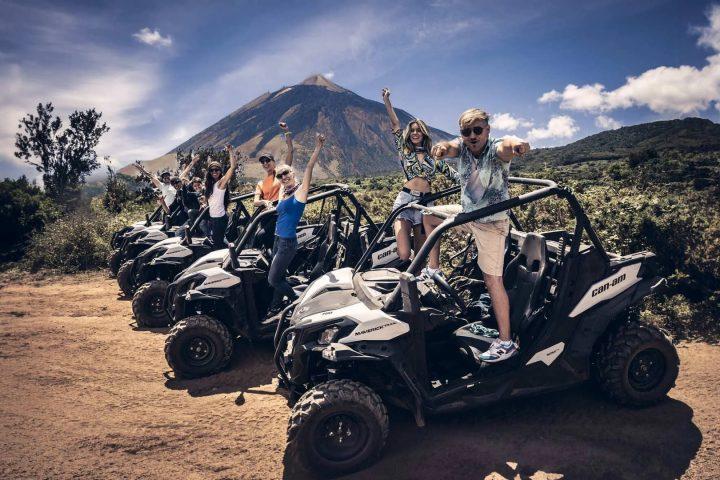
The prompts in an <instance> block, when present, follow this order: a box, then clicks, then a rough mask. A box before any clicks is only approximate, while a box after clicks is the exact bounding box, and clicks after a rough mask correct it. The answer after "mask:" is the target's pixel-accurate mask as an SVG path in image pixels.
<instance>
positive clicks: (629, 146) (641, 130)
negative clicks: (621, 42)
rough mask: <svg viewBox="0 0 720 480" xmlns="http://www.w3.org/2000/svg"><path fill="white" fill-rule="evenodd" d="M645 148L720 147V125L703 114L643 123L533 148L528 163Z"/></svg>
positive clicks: (621, 153) (583, 159)
mask: <svg viewBox="0 0 720 480" xmlns="http://www.w3.org/2000/svg"><path fill="white" fill-rule="evenodd" d="M643 150H655V151H657V152H662V151H664V150H678V151H680V152H716V151H720V125H718V124H717V123H713V122H712V121H710V120H707V119H703V118H684V119H681V120H668V121H661V122H652V123H642V124H639V125H633V126H629V127H622V128H618V129H617V130H608V131H605V132H600V133H597V134H595V135H590V136H588V137H585V138H583V139H581V140H578V141H576V142H573V143H570V144H568V145H565V146H564V147H554V148H540V149H537V150H533V151H532V152H531V153H530V154H528V156H527V157H526V158H525V159H524V161H523V164H526V165H527V166H537V165H542V164H547V165H563V164H570V163H582V162H586V161H591V160H615V159H619V158H624V157H627V156H628V155H630V154H631V153H636V152H641V151H643Z"/></svg>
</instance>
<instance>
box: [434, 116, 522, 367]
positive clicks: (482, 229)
mask: <svg viewBox="0 0 720 480" xmlns="http://www.w3.org/2000/svg"><path fill="white" fill-rule="evenodd" d="M489 121H490V116H489V115H488V114H487V113H486V112H484V111H483V110H480V109H478V108H471V109H469V110H466V111H465V112H463V113H462V114H461V115H460V120H459V124H460V135H461V136H460V137H458V138H456V139H454V140H451V141H449V142H440V143H438V144H437V145H435V146H434V147H433V149H432V154H433V155H434V156H435V158H438V159H442V158H446V157H454V158H458V171H459V172H460V177H461V181H460V182H459V183H460V187H461V190H460V205H442V206H440V207H435V210H440V211H442V212H444V213H446V214H449V215H457V214H458V213H460V212H464V213H469V212H472V211H474V210H478V209H481V208H484V207H488V206H490V205H494V204H496V203H499V202H502V201H504V200H508V199H509V198H510V193H509V191H508V175H509V172H510V162H511V160H512V159H513V158H516V157H518V156H522V155H524V154H526V153H527V152H529V151H530V145H529V144H528V143H527V142H525V141H523V140H520V139H519V138H511V137H506V138H492V137H490V123H489ZM441 222H442V220H441V219H439V218H438V217H435V216H433V215H424V216H423V224H424V226H425V231H426V232H427V233H428V235H429V234H430V233H431V232H432V231H433V230H434V229H435V227H436V226H437V225H439V224H440V223H441ZM458 228H460V229H462V230H465V231H468V232H470V233H472V235H473V238H474V239H475V244H476V245H477V250H478V259H477V262H478V265H479V267H480V269H481V270H482V272H483V279H484V280H485V285H486V287H487V290H488V293H489V294H490V301H491V303H492V308H493V312H494V313H495V318H496V320H497V324H498V332H499V334H500V335H499V338H497V339H496V340H495V341H494V342H493V343H492V345H491V346H490V348H489V349H488V350H487V351H486V352H484V353H483V354H482V355H481V356H480V358H481V360H483V361H485V362H489V363H493V362H499V361H502V360H506V359H508V358H510V357H512V356H513V355H515V354H516V353H517V350H518V346H517V345H516V344H515V342H513V341H512V339H511V332H510V302H509V301H508V296H507V292H506V291H505V287H504V285H503V277H502V276H503V267H504V265H503V262H504V260H505V242H506V240H507V236H508V234H509V233H510V221H509V219H508V214H507V211H502V212H498V213H495V214H494V215H490V216H487V217H483V218H480V219H478V220H475V221H474V222H471V223H467V224H464V225H462V226H461V227H458ZM428 263H429V265H428V268H429V269H437V268H439V267H440V242H439V241H438V242H437V243H435V245H434V246H433V249H432V250H431V251H430V258H429V261H428Z"/></svg>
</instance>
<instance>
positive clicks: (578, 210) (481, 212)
mask: <svg viewBox="0 0 720 480" xmlns="http://www.w3.org/2000/svg"><path fill="white" fill-rule="evenodd" d="M508 180H509V182H510V183H516V184H522V185H531V186H539V187H542V188H539V189H537V190H533V191H531V192H528V193H524V194H522V195H518V196H517V197H511V198H509V199H507V200H504V201H502V202H498V203H496V204H494V205H489V206H487V207H484V208H479V209H477V210H474V211H472V212H467V213H459V214H457V215H454V216H452V215H450V216H446V215H442V216H443V217H445V220H444V221H443V222H442V223H441V224H440V225H438V226H437V227H436V228H435V230H433V232H432V233H431V234H430V235H429V236H428V237H427V239H426V240H425V243H423V246H422V247H421V248H420V251H419V252H418V253H417V254H416V255H415V258H414V259H413V261H412V262H411V263H410V266H409V267H408V268H407V270H406V271H407V272H408V273H410V274H411V275H416V274H417V273H418V272H419V271H420V269H421V267H422V265H423V264H424V263H425V260H426V259H427V257H428V254H429V253H430V250H431V249H432V247H433V245H435V243H436V242H438V241H439V240H440V238H441V237H442V235H443V234H444V233H445V232H446V231H447V230H449V229H451V228H453V227H457V226H458V225H463V224H465V223H469V222H472V221H475V220H478V219H480V218H484V217H487V216H490V215H494V214H495V213H499V212H502V211H504V210H509V209H511V208H514V207H517V206H519V205H525V204H527V203H531V202H536V201H538V200H541V199H543V198H547V197H551V196H558V197H560V198H563V199H565V200H567V202H568V204H569V205H570V209H571V211H572V213H573V215H574V216H575V231H574V234H573V242H572V245H571V247H570V253H569V254H571V255H573V254H576V253H577V252H578V250H579V248H580V240H581V238H582V233H583V231H585V232H586V233H587V234H588V237H589V239H590V241H591V242H592V244H593V246H594V247H595V248H596V249H597V251H598V252H599V253H600V255H601V256H602V257H603V259H604V260H605V261H606V262H609V261H610V257H608V254H607V252H606V251H605V249H604V248H603V246H602V243H601V242H600V239H599V238H598V236H597V234H596V233H595V230H593V228H592V225H590V221H589V220H588V218H587V216H586V215H585V212H584V211H583V209H582V207H581V206H580V203H579V202H578V201H577V199H576V198H575V195H573V194H572V192H571V191H570V189H568V188H566V187H558V185H557V184H556V183H555V182H553V181H552V180H544V179H537V178H524V177H510V178H508ZM405 207H407V208H414V209H416V210H420V211H426V212H428V213H432V214H436V213H438V214H439V213H440V212H433V209H432V207H425V206H422V205H418V204H417V203H410V204H408V205H405ZM398 210H402V209H398ZM398 213H399V212H398ZM438 216H440V215H438ZM399 295H400V285H399V284H398V285H397V286H396V287H395V289H394V290H393V291H392V292H391V293H390V294H389V295H388V296H387V298H386V299H385V302H384V304H383V305H382V308H383V309H384V310H386V309H391V308H392V306H393V305H394V304H395V303H396V301H397V299H398V298H399ZM363 297H366V296H365V295H363ZM368 299H369V298H368ZM369 300H371V299H369ZM371 303H373V304H375V305H377V303H376V302H371ZM377 306H380V305H377Z"/></svg>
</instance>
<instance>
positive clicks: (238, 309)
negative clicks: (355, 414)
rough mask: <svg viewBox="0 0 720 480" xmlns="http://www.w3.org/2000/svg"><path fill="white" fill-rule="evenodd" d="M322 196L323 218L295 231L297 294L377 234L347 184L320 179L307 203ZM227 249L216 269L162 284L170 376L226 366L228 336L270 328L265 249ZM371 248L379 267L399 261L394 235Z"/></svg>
mask: <svg viewBox="0 0 720 480" xmlns="http://www.w3.org/2000/svg"><path fill="white" fill-rule="evenodd" d="M326 201H328V204H332V208H331V210H330V212H329V214H328V215H327V216H326V217H324V218H325V220H324V222H323V223H322V224H321V225H309V226H305V227H303V226H300V227H299V229H298V243H299V245H300V248H299V249H298V253H297V254H296V255H295V259H294V260H293V262H292V263H291V265H290V267H289V268H288V272H289V273H290V274H291V276H290V277H289V281H290V282H291V283H292V284H293V286H294V288H295V290H296V291H297V292H300V291H302V290H303V289H304V288H305V287H306V286H307V285H308V283H309V282H311V281H312V280H314V279H316V278H318V277H320V276H321V275H322V274H324V273H326V272H328V271H330V270H332V269H335V268H338V267H343V266H346V265H352V264H354V263H355V262H356V261H357V260H358V259H359V258H360V256H361V255H362V252H363V251H364V250H365V249H366V246H367V245H368V244H369V243H370V240H371V239H372V238H373V237H374V236H375V235H376V233H377V229H378V227H377V225H376V224H375V223H374V222H373V220H372V219H371V218H370V217H369V216H368V214H367V213H366V211H365V209H364V208H363V207H362V205H361V204H360V203H359V202H358V200H357V199H356V198H355V196H354V195H353V193H352V192H351V191H350V189H349V188H348V187H347V186H346V185H340V184H331V185H325V186H323V189H322V190H321V191H316V192H315V193H313V194H312V195H311V196H310V197H309V198H308V201H307V203H308V205H310V204H313V203H317V202H326ZM323 210H324V209H323V208H322V207H321V212H322V211H323ZM276 214H277V213H276V211H275V209H270V210H267V211H265V212H263V213H261V214H260V215H259V216H258V217H257V218H256V219H255V220H254V221H253V223H252V224H251V225H250V226H249V227H248V229H247V231H246V232H245V235H244V237H243V240H241V245H242V244H243V243H246V237H249V236H250V235H253V232H254V229H255V224H256V223H258V222H261V221H262V220H263V219H264V218H265V217H266V216H271V215H276ZM321 218H323V216H322V213H321ZM306 236H310V237H312V240H310V241H307V239H306V238H304V237H306ZM230 253H231V255H229V258H228V259H227V260H226V261H225V263H224V264H223V266H222V267H214V268H210V269H205V270H200V271H197V270H196V271H194V272H191V273H188V272H186V273H184V274H183V275H181V276H180V277H178V278H177V279H176V280H175V281H174V282H173V283H172V284H171V285H170V287H169V288H168V295H167V297H166V300H165V305H166V307H168V308H169V309H170V311H169V314H170V316H171V317H172V318H173V319H174V321H175V322H177V323H176V324H175V326H174V327H173V328H172V330H171V332H170V335H169V336H168V337H167V339H166V343H165V356H166V359H167V361H168V364H169V365H170V367H171V368H172V369H173V370H174V372H175V374H176V375H177V376H182V377H199V376H204V375H208V374H210V373H213V372H215V371H217V370H219V369H220V368H222V367H223V366H225V365H226V364H227V362H228V361H229V359H230V356H231V354H232V350H233V338H235V337H238V336H243V337H245V338H249V339H251V340H259V339H268V338H273V336H274V334H275V332H276V326H277V321H278V318H279V316H280V314H278V313H275V312H269V309H270V307H271V301H272V297H273V289H272V287H270V285H269V284H268V280H267V277H268V271H269V268H270V264H271V261H272V259H271V252H270V251H269V250H265V251H263V250H261V249H245V250H240V249H238V248H231V249H230ZM375 253H378V255H376V257H375V259H376V261H377V264H378V265H394V264H395V263H397V262H398V261H399V257H398V255H397V246H396V244H395V239H394V238H387V239H385V240H384V241H383V242H376V244H375ZM394 262H395V263H394ZM269 313H271V314H270V315H268V314H269Z"/></svg>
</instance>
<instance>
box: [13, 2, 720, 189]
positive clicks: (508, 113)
mask: <svg viewBox="0 0 720 480" xmlns="http://www.w3.org/2000/svg"><path fill="white" fill-rule="evenodd" d="M718 4H720V2H718ZM0 11H2V12H3V14H2V16H0V177H5V176H12V177H14V176H18V175H20V174H21V173H28V174H31V175H32V176H35V174H34V173H33V171H32V169H30V168H29V167H28V166H27V165H24V164H23V163H22V162H21V161H19V160H18V159H16V158H14V157H13V155H12V153H13V151H14V134H15V132H16V131H17V121H18V120H19V119H20V118H21V117H22V116H23V115H24V114H25V113H27V112H29V111H31V110H32V109H33V108H34V106H35V105H36V104H37V103H38V102H41V101H42V102H46V101H51V102H53V103H54V104H55V105H56V106H57V107H58V111H59V112H61V113H65V114H66V113H68V112H70V111H72V110H74V109H77V108H88V107H96V108H97V109H98V110H101V111H102V112H103V113H104V119H105V120H106V121H107V122H108V124H109V126H110V127H111V129H112V130H111V132H110V133H109V134H108V135H107V136H106V137H105V138H104V139H103V141H102V142H101V144H100V146H99V148H98V152H99V153H100V154H101V155H110V156H111V158H112V160H113V162H114V163H115V164H116V165H124V164H126V163H129V162H131V161H133V160H135V159H151V158H155V157H157V156H159V155H162V154H164V153H166V152H167V151H169V150H171V149H172V148H173V147H174V146H176V145H177V144H179V143H181V142H182V141H184V140H186V139H187V138H189V137H190V136H191V135H193V134H195V133H197V132H198V131H200V130H202V129H203V128H205V127H207V126H209V125H210V124H212V123H214V122H215V121H217V120H219V119H220V118H222V117H223V116H225V115H226V114H228V113H230V112H231V111H233V110H235V109H236V108H238V107H240V106H242V105H243V104H245V103H246V102H247V101H249V100H251V99H253V98H255V97H256V96H258V95H260V94H262V93H263V92H266V91H273V90H276V89H278V88H280V87H281V86H283V85H291V84H294V83H298V82H300V81H302V80H303V79H304V78H306V77H308V76H309V75H311V74H313V73H323V74H326V75H327V76H328V77H330V78H332V80H333V81H335V82H336V83H338V84H340V85H342V86H344V87H346V88H349V89H351V90H353V91H355V92H356V93H358V94H360V95H362V96H365V97H368V98H372V99H378V100H379V99H380V95H379V93H380V89H381V88H382V87H383V86H388V87H390V88H391V90H392V92H393V101H394V103H395V104H396V105H397V106H398V107H401V108H404V109H405V110H407V111H409V112H411V113H412V114H414V115H417V116H418V117H420V118H423V119H425V120H426V121H427V122H428V123H430V124H431V125H433V126H436V127H438V128H442V129H444V130H447V131H449V132H455V131H456V130H457V127H456V125H457V123H456V122H457V117H458V115H459V113H460V112H462V111H463V110H465V109H466V108H469V107H471V106H478V107H481V108H484V109H486V110H487V111H489V112H490V113H492V114H494V120H493V123H492V125H493V129H494V132H495V133H496V134H498V135H500V134H514V135H517V136H520V137H524V138H528V139H529V140H530V141H531V143H532V144H533V146H552V145H564V144H566V143H569V142H571V141H573V140H577V139H579V138H582V137H585V136H587V135H589V134H592V133H596V132H598V131H601V130H606V129H610V128H617V127H618V126H620V125H632V124H636V123H642V122H648V121H654V120H660V119H670V118H682V117H687V116H700V117H705V118H709V119H711V120H713V121H718V120H719V117H720V115H719V114H720V6H716V4H714V3H713V2H705V1H699V0H698V1H694V0H685V1H669V0H668V1H662V0H656V1H645V0H633V1H632V2H627V1H616V0H599V1H584V2H577V1H551V0H546V1H503V2H498V1H494V0H480V1H465V0H431V1H428V2H415V1H403V0H399V1H394V2H388V1H387V0H384V1H378V2H358V1H352V2H342V1H318V2H307V1H306V2H282V3H276V2H269V1H238V2H214V1H203V2H197V1H189V2H181V1H177V2H152V1H143V2H104V1H87V2H80V1H77V2H62V1H54V2H32V1H30V2H28V1H25V2H15V1H4V0H0Z"/></svg>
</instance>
